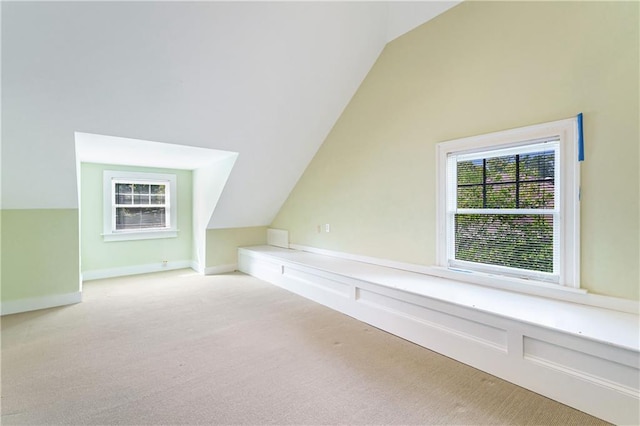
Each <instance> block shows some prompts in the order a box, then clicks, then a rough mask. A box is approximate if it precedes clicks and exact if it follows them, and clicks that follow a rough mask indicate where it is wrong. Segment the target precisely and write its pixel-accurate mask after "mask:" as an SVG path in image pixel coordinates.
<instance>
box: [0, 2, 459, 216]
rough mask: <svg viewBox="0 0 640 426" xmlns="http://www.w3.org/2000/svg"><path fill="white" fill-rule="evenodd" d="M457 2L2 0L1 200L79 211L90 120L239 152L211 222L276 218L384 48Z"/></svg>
mask: <svg viewBox="0 0 640 426" xmlns="http://www.w3.org/2000/svg"><path fill="white" fill-rule="evenodd" d="M457 3H458V2H407V3H404V2H318V3H315V2H314V3H309V2H300V3H297V2H255V3H253V2H251V3H249V2H193V3H192V2H188V3H187V2H185V3H181V2H111V3H109V2H42V3H31V2H24V3H23V2H16V3H13V2H8V3H7V2H3V3H2V106H3V113H2V121H3V132H2V136H3V138H2V139H3V141H2V144H3V145H2V207H3V208H75V207H77V204H78V201H77V195H76V191H75V187H76V183H75V178H76V176H75V153H74V142H73V137H74V132H87V133H92V134H100V135H109V136H119V137H126V138H135V139H141V140H149V141H156V142H163V143H172V144H178V145H186V146H192V147H199V148H210V149H215V150H223V151H230V152H237V153H238V154H239V155H238V157H237V161H236V163H235V166H234V168H233V170H232V171H231V174H230V176H229V179H228V181H227V184H226V187H225V189H224V191H223V193H222V196H221V198H220V200H219V203H218V205H217V207H216V209H215V211H214V214H213V216H212V217H211V221H210V223H209V227H212V228H226V227H240V226H256V225H267V224H269V223H270V221H271V220H272V218H273V217H274V215H275V214H276V213H277V211H278V210H279V208H280V206H281V205H282V203H283V202H284V201H285V199H286V197H287V195H288V194H289V192H290V191H291V189H292V188H293V186H294V185H295V183H296V181H297V180H298V178H299V177H300V176H301V174H302V173H303V171H304V169H305V168H306V166H307V164H308V163H309V162H310V160H311V159H312V157H313V155H314V154H315V152H316V151H317V149H318V147H319V146H320V145H321V144H322V142H323V140H324V139H325V137H326V135H327V134H328V132H329V131H330V130H331V127H332V126H333V124H334V123H335V122H336V120H337V118H338V117H339V116H340V114H341V112H342V110H343V109H344V108H345V106H346V105H347V103H348V102H349V100H350V99H351V97H352V96H353V94H354V93H355V91H356V90H357V88H358V86H359V84H360V83H361V82H362V80H363V79H364V77H365V76H366V74H367V72H368V71H369V69H370V68H371V66H372V65H373V63H374V62H375V61H376V59H377V57H378V55H379V54H380V52H381V51H382V49H383V48H384V46H385V44H386V43H387V42H389V41H390V40H392V39H393V38H395V37H397V36H399V35H401V34H403V33H404V32H406V31H408V30H410V29H412V28H413V27H415V26H417V25H419V24H421V23H423V22H425V21H427V20H429V19H431V18H432V17H434V16H436V15H438V14H439V13H442V12H443V11H444V10H446V9H448V8H450V7H452V6H454V5H455V4H457ZM135 162H136V159H132V160H131V163H132V164H135Z"/></svg>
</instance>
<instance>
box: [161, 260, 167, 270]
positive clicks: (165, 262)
mask: <svg viewBox="0 0 640 426" xmlns="http://www.w3.org/2000/svg"><path fill="white" fill-rule="evenodd" d="M167 263H169V261H168V260H163V261H162V267H163V268H164V267H166V266H167Z"/></svg>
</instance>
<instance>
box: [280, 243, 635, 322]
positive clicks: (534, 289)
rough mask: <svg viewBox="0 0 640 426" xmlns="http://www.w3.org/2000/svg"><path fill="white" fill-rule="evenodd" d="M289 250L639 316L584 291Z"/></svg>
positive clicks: (630, 306)
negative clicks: (513, 283) (514, 283)
mask: <svg viewBox="0 0 640 426" xmlns="http://www.w3.org/2000/svg"><path fill="white" fill-rule="evenodd" d="M289 248H291V249H293V250H300V251H306V252H309V253H315V254H322V255H325V256H331V257H336V258H339V259H345V260H355V261H357V262H363V263H370V264H372V265H378V266H385V267H387V268H393V269H400V270H403V271H409V272H417V273H419V274H425V275H431V276H434V277H440V278H449V279H453V280H457V281H463V282H468V283H471V284H477V285H482V286H485V287H493V288H499V289H502V290H508V291H513V292H517V293H524V294H530V295H533V296H540V297H545V298H549V299H555V300H562V301H566V302H573V303H580V304H582V305H588V306H595V307H598V308H605V309H612V310H614V311H620V312H627V313H630V314H636V315H638V314H640V303H638V301H635V300H630V299H622V298H619V297H612V296H603V295H599V294H591V293H588V292H587V291H586V290H584V289H575V288H570V287H561V286H557V285H556V284H541V285H533V284H530V283H527V284H522V285H519V286H518V287H517V288H514V286H513V285H510V283H509V282H507V281H508V280H501V279H500V278H496V277H491V276H489V275H486V276H482V274H478V276H477V277H475V278H476V279H472V277H470V276H469V274H468V273H465V272H456V271H452V270H451V269H447V268H441V267H433V266H425V265H417V264H415V263H405V262H398V261H395V260H389V259H382V258H378V257H370V256H363V255H358V254H351V253H345V252H339V251H333V250H327V249H321V248H316V247H310V246H305V245H301V244H289Z"/></svg>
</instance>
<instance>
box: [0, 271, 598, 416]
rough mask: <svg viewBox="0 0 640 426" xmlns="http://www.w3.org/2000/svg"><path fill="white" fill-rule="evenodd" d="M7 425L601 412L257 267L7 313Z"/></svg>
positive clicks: (89, 292)
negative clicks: (254, 271)
mask: <svg viewBox="0 0 640 426" xmlns="http://www.w3.org/2000/svg"><path fill="white" fill-rule="evenodd" d="M550 385H552V384H550ZM2 423H3V424H6V425H9V424H82V425H87V424H131V425H133V424H254V425H262V424H541V425H551V424H558V425H590V424H603V422H601V421H600V420H598V419H595V418H593V417H591V416H588V415H586V414H584V413H581V412H579V411H576V410H574V409H572V408H569V407H567V406H564V405H562V404H558V403H556V402H554V401H551V400H549V399H547V398H544V397H542V396H539V395H537V394H534V393H532V392H529V391H527V390H525V389H522V388H520V387H518V386H515V385H512V384H510V383H507V382H504V381H502V380H500V379H497V378H495V377H493V376H490V375H488V374H485V373H483V372H481V371H478V370H475V369H473V368H471V367H468V366H465V365H463V364H460V363H458V362H455V361H453V360H451V359H449V358H446V357H444V356H441V355H438V354H436V353H434V352H431V351H429V350H427V349H424V348H422V347H419V346H417V345H414V344H412V343H409V342H407V341H405V340H402V339H400V338H398V337H395V336H393V335H390V334H388V333H385V332H383V331H380V330H378V329H376V328H373V327H371V326H369V325H367V324H364V323H362V322H360V321H357V320H355V319H353V318H350V317H348V316H345V315H343V314H340V313H338V312H335V311H332V310H330V309H328V308H325V307H323V306H321V305H318V304H316V303H314V302H311V301H309V300H306V299H304V298H301V297H299V296H296V295H294V294H291V293H289V292H287V291H285V290H282V289H280V288H277V287H275V286H272V285H270V284H268V283H265V282H262V281H259V280H257V279H255V278H252V277H248V276H246V275H243V274H239V273H237V274H229V275H221V276H208V277H205V276H200V275H197V274H195V273H194V272H192V271H188V270H183V271H172V272H166V273H161V274H149V275H142V276H137V277H126V278H117V279H109V280H101V281H93V282H89V283H86V284H85V287H84V302H83V303H81V304H77V305H73V306H68V307H63V308H54V309H48V310H43V311H37V312H30V313H24V314H17V315H10V316H6V317H3V318H2Z"/></svg>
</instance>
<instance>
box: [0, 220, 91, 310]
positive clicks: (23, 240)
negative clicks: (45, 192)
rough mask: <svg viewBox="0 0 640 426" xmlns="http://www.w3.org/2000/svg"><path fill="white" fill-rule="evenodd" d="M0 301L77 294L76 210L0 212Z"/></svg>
mask: <svg viewBox="0 0 640 426" xmlns="http://www.w3.org/2000/svg"><path fill="white" fill-rule="evenodd" d="M1 214H2V225H3V230H2V231H3V232H2V301H3V302H6V301H10V300H19V299H29V298H36V297H45V296H53V295H57V294H66V293H73V292H77V291H79V290H80V275H79V273H80V268H79V264H78V259H79V252H78V210H77V209H29V210H2V213H1Z"/></svg>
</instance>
